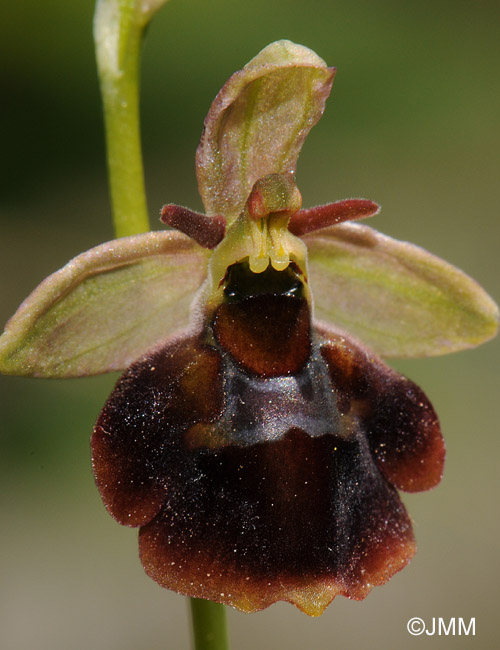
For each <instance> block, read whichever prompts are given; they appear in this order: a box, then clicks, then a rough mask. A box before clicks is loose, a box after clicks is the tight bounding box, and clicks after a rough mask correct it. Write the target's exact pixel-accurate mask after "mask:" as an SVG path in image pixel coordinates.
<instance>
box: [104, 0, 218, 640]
mask: <svg viewBox="0 0 500 650" xmlns="http://www.w3.org/2000/svg"><path fill="white" fill-rule="evenodd" d="M163 3H164V0H156V1H155V0H153V1H152V2H146V1H144V2H141V0H98V1H97V5H96V11H95V15H94V40H95V46H96V58H97V67H98V73H99V81H100V86H101V94H102V101H103V109H104V123H105V133H106V147H107V158H108V173H109V183H110V191H111V208H112V215H113V225H114V230H115V236H116V237H127V236H130V235H137V234H140V233H143V232H147V231H149V230H150V226H149V216H148V209H147V201H146V191H145V185H144V167H143V162H142V150H141V134H140V119H139V72H140V54H141V46H142V36H143V33H144V28H145V26H146V24H147V23H148V22H149V20H150V19H151V17H152V15H153V14H154V13H155V12H156V11H157V10H158V9H159V7H160V6H161V5H162V4H163ZM190 601H191V617H192V626H193V639H194V647H195V650H227V649H228V648H229V645H228V641H227V631H226V612H225V609H224V605H220V604H218V603H213V602H211V601H206V600H201V599H198V598H191V599H190Z"/></svg>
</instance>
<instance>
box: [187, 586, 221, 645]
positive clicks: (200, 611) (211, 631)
mask: <svg viewBox="0 0 500 650" xmlns="http://www.w3.org/2000/svg"><path fill="white" fill-rule="evenodd" d="M190 603H191V620H192V624H193V635H194V650H229V642H228V639H227V627H226V610H225V607H224V605H219V603H213V602H212V601H211V600H201V599H199V598H191V599H190Z"/></svg>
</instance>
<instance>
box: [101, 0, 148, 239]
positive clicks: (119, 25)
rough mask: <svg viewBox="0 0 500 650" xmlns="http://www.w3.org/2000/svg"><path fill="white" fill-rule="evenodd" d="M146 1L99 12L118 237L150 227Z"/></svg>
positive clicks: (115, 1)
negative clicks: (144, 113) (143, 73)
mask: <svg viewBox="0 0 500 650" xmlns="http://www.w3.org/2000/svg"><path fill="white" fill-rule="evenodd" d="M140 4H141V3H140V2H137V1H136V0H98V2H97V5H96V11H95V15H94V39H95V46H96V58H97V67H98V71H99V81H100V85H101V94H102V101H103V109H104V120H105V132H106V146H107V157H108V172H109V183H110V191H111V206H112V213H113V223H114V227H115V234H116V236H117V237H126V236H128V235H135V234H138V233H142V232H147V231H148V230H149V218H148V210H147V204H146V192H145V188H144V170H143V164H142V154H141V134H140V122H139V70H140V50H141V44H142V34H143V31H144V27H145V24H146V23H147V20H148V18H145V16H144V14H143V13H142V11H141V7H140Z"/></svg>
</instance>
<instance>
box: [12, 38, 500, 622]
mask: <svg viewBox="0 0 500 650" xmlns="http://www.w3.org/2000/svg"><path fill="white" fill-rule="evenodd" d="M334 73H335V69H334V68H329V67H327V65H326V64H325V62H324V61H323V60H322V59H320V58H319V57H318V56H317V55H316V54H315V53H314V52H312V51H311V50H309V49H307V48H305V47H303V46H300V45H295V44H293V43H291V42H289V41H279V42H276V43H273V44H272V45H270V46H268V47H266V48H265V49H264V50H263V51H262V52H260V53H259V54H258V55H257V56H256V57H255V58H254V59H253V60H252V61H250V63H248V64H247V65H246V66H245V67H244V68H243V69H242V70H241V71H239V72H236V73H235V74H234V75H232V77H231V78H230V79H229V80H228V82H227V83H226V84H225V86H224V87H223V88H222V90H221V91H220V92H219V94H218V95H217V97H216V99H215V100H214V102H213V104H212V107H211V109H210V111H209V113H208V116H207V118H206V121H205V127H204V131H203V135H202V139H201V143H200V145H199V148H198V151H197V157H196V166H197V175H198V184H199V189H200V194H201V197H202V199H203V203H204V206H205V210H206V214H205V215H202V214H198V213H196V212H193V211H191V210H190V209H188V208H184V207H180V206H175V205H167V206H165V207H164V208H163V210H162V220H163V221H164V222H165V223H167V224H168V225H169V226H171V227H172V228H173V229H170V230H166V231H163V232H149V233H146V234H142V235H137V236H133V237H124V238H121V239H117V240H114V241H111V242H108V243H105V244H102V245H100V246H97V247H96V248H93V249H91V250H89V251H87V252H85V253H83V254H81V255H79V256H78V257H76V258H75V259H73V260H72V261H70V262H69V263H68V264H67V265H66V266H65V267H64V268H62V269H61V270H60V271H57V272H56V273H54V274H53V275H52V276H50V277H49V278H47V279H46V280H45V281H44V282H42V284H41V285H40V286H39V287H38V288H37V289H35V291H34V292H33V293H32V294H31V296H29V297H28V298H27V300H26V301H25V302H24V303H23V304H22V305H21V307H20V308H19V310H18V311H17V313H16V314H15V315H14V316H13V317H12V319H11V320H10V321H9V322H8V324H7V326H6V329H5V332H4V334H3V335H2V337H1V338H0V371H2V372H4V373H6V374H19V375H30V376H36V377H76V376H83V375H91V374H97V373H103V372H109V371H115V370H125V372H124V374H123V375H122V377H121V378H120V379H119V380H118V383H117V385H116V387H115V389H114V390H113V392H112V393H111V396H110V397H109V399H108V400H107V402H106V404H105V406H104V408H103V410H102V412H101V414H100V415H99V418H98V420H97V423H96V426H95V429H94V433H93V436H92V451H93V467H94V473H95V478H96V482H97V485H98V488H99V490H100V492H101V495H102V498H103V501H104V503H105V505H106V508H107V509H108V510H109V512H110V513H111V514H112V515H113V517H114V518H115V519H116V520H117V521H118V522H119V523H121V524H124V525H127V526H136V527H139V529H140V530H139V546H140V556H141V560H142V563H143V565H144V568H145V570H146V572H147V573H148V574H149V575H150V576H151V577H152V578H153V579H154V580H156V581H157V582H158V583H159V584H160V585H162V586H164V587H167V588H169V589H174V590H176V591H178V592H180V593H182V594H186V595H188V596H191V597H197V598H206V599H210V600H213V601H216V602H220V603H225V604H228V605H232V606H234V607H236V608H238V609H240V610H242V611H245V612H251V611H256V610H260V609H262V608H264V607H267V606H269V605H270V604H272V603H274V602H276V601H278V600H285V601H288V602H291V603H293V604H295V605H296V606H298V607H299V608H300V609H301V610H303V611H304V612H306V613H307V614H310V615H318V614H320V613H321V612H322V611H323V610H324V609H325V607H326V606H327V605H328V604H329V603H330V602H331V601H332V600H333V599H334V598H335V596H337V595H339V594H341V595H344V596H347V597H349V598H354V599H362V598H364V597H365V596H366V595H367V594H368V593H369V591H370V590H371V589H372V587H373V586H376V585H381V584H383V583H384V582H386V581H387V580H388V579H389V578H390V577H391V576H392V575H393V574H395V573H396V572H397V571H399V570H400V569H402V568H403V567H404V566H405V565H406V564H407V563H408V561H409V560H410V559H411V557H412V556H413V554H414V553H415V540H414V536H413V532H412V526H411V522H410V519H409V517H408V514H407V512H406V510H405V508H404V506H403V504H402V502H401V500H400V498H399V495H398V492H397V490H406V491H409V492H417V491H420V490H427V489H429V488H432V487H434V486H435V485H437V484H438V483H439V481H440V479H441V476H442V471H443V463H444V456H445V448H444V443H443V438H442V435H441V432H440V427H439V422H438V418H437V416H436V413H435V412H434V410H433V408H432V405H431V404H430V402H429V400H428V399H427V398H426V396H425V395H424V393H423V392H422V391H421V390H420V389H419V388H418V387H417V386H416V385H415V384H414V383H413V382H411V381H410V380H409V379H406V378H405V377H403V376H402V375H400V374H399V373H397V372H395V371H394V370H392V369H391V368H389V367H388V366H387V365H386V364H385V363H384V361H382V360H381V358H380V356H383V357H391V356H399V357H415V356H431V355H438V354H444V353H448V352H454V351H457V350H462V349H464V348H468V347H473V346H476V345H478V344H480V343H482V342H484V341H486V340H488V339H489V338H491V337H492V336H494V335H495V333H496V329H497V325H498V309H497V307H496V305H495V304H494V303H493V301H492V300H491V298H489V296H488V295H487V294H486V293H485V292H484V291H483V290H482V289H481V288H480V287H479V285H478V284H477V283H476V282H474V281H473V280H472V279H471V278H469V277H468V276H466V275H465V274H464V273H462V272H461V271H459V270H457V269H456V268H454V267H453V266H451V265H449V264H447V263H446V262H444V261H442V260H440V259H439V258H437V257H435V256H433V255H432V254H430V253H428V252H426V251H424V250H422V249H421V248H419V247H417V246H414V245H412V244H409V243H406V242H399V241H396V240H394V239H391V238H389V237H386V236H384V235H382V234H380V233H378V232H376V231H375V230H373V229H371V228H369V227H367V226H364V225H359V224H355V223H351V221H353V220H356V219H359V218H362V217H369V216H372V215H374V214H375V213H377V212H378V206H377V205H376V204H375V203H373V202H372V201H369V200H365V199H348V200H344V201H338V202H336V203H332V204H329V205H323V206H317V207H312V208H308V209H302V207H301V195H300V192H299V190H298V188H297V185H296V182H295V177H294V175H295V171H296V164H297V158H298V154H299V151H300V149H301V147H302V144H303V142H304V139H305V137H306V136H307V134H308V132H309V131H310V129H311V128H312V126H314V124H315V123H316V122H317V121H318V119H319V118H320V117H321V115H322V113H323V110H324V105H325V102H326V99H327V97H328V95H329V93H330V89H331V86H332V83H333V78H334ZM379 355H380V356H379Z"/></svg>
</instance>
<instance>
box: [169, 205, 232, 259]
mask: <svg viewBox="0 0 500 650" xmlns="http://www.w3.org/2000/svg"><path fill="white" fill-rule="evenodd" d="M160 219H161V220H162V221H163V223H166V224H167V225H169V226H172V228H175V229H176V230H180V232H182V233H184V234H185V235H187V236H188V237H191V239H194V240H195V242H197V243H198V244H199V245H200V246H203V248H215V247H216V246H217V244H220V242H221V241H222V240H223V238H224V235H225V232H226V220H225V219H224V217H221V216H218V215H216V216H213V217H206V216H205V215H204V214H200V213H199V212H194V211H193V210H189V209H188V208H183V207H181V206H180V205H174V204H173V203H170V204H169V205H164V206H163V208H162V211H161V217H160Z"/></svg>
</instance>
